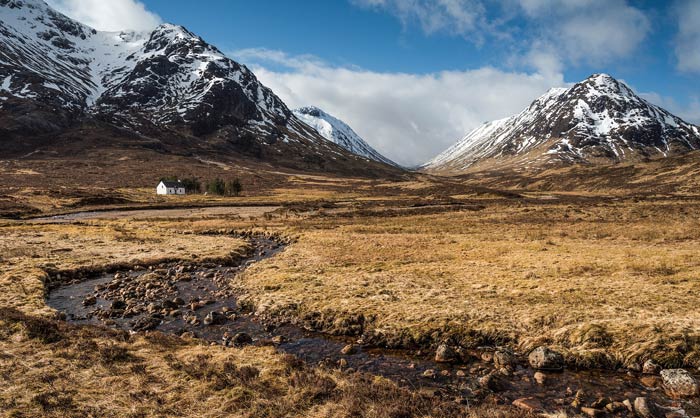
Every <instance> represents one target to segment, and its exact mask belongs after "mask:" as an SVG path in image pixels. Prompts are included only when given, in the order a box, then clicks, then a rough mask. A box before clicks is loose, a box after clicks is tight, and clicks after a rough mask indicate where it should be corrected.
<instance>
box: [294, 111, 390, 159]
mask: <svg viewBox="0 0 700 418" xmlns="http://www.w3.org/2000/svg"><path fill="white" fill-rule="evenodd" d="M294 114H295V115H296V116H297V117H298V118H299V119H301V120H302V121H303V122H304V123H306V124H307V125H309V126H311V127H312V128H314V129H315V130H316V131H317V132H318V133H319V134H321V136H322V137H324V138H326V139H327V140H329V141H331V142H334V143H336V144H338V145H340V146H341V147H343V148H345V149H346V150H348V151H350V152H352V153H353V154H357V155H359V156H362V157H366V158H369V159H371V160H375V161H379V162H382V163H385V164H391V165H394V166H395V165H396V163H394V162H393V161H391V160H390V159H388V158H386V157H385V156H383V155H382V154H380V153H379V152H377V150H375V149H374V148H372V146H370V145H369V144H368V143H367V142H365V140H364V139H362V138H361V137H360V136H359V135H358V134H357V133H355V131H353V130H352V128H351V127H350V126H348V124H346V123H345V122H343V121H342V120H340V119H338V118H336V117H334V116H332V115H329V114H328V113H326V112H324V111H323V110H321V109H319V108H317V107H315V106H306V107H302V108H299V109H296V110H294Z"/></svg>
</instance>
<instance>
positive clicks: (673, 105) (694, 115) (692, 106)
mask: <svg viewBox="0 0 700 418" xmlns="http://www.w3.org/2000/svg"><path fill="white" fill-rule="evenodd" d="M639 95H640V96H641V97H643V98H644V99H645V100H647V101H649V102H651V103H653V104H655V105H657V106H661V107H662V108H664V109H666V110H668V111H669V112H671V113H673V114H674V115H676V116H678V117H679V118H681V119H683V120H685V121H686V122H690V123H692V124H695V125H700V97H698V96H694V97H691V98H690V101H689V102H688V103H687V104H685V105H683V104H680V103H678V102H677V101H676V100H675V99H674V98H673V97H670V96H662V95H660V94H658V93H655V92H650V93H640V94H639Z"/></svg>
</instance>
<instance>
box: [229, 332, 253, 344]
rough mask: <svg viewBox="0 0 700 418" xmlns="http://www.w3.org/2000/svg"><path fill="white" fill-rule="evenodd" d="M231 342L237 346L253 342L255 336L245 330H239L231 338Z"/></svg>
mask: <svg viewBox="0 0 700 418" xmlns="http://www.w3.org/2000/svg"><path fill="white" fill-rule="evenodd" d="M231 343H232V344H233V345H235V346H236V347H241V346H244V345H248V344H252V343H253V338H252V337H251V336H250V335H248V334H246V333H245V332H239V333H237V334H236V335H234V336H233V338H231Z"/></svg>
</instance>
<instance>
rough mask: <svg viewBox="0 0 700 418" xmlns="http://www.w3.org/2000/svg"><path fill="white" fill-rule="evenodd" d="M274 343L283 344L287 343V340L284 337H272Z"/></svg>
mask: <svg viewBox="0 0 700 418" xmlns="http://www.w3.org/2000/svg"><path fill="white" fill-rule="evenodd" d="M271 341H272V343H273V344H278V345H279V344H282V343H284V342H286V341H287V338H286V337H285V336H284V335H275V336H274V337H272V340H271Z"/></svg>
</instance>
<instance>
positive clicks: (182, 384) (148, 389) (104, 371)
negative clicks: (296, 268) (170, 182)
mask: <svg viewBox="0 0 700 418" xmlns="http://www.w3.org/2000/svg"><path fill="white" fill-rule="evenodd" d="M246 210H247V209H246V208H241V211H242V212H245V211H246ZM175 213H177V214H180V212H175ZM180 215H181V214H180ZM215 217H216V219H211V218H202V217H201V216H196V215H195V217H194V219H188V218H167V217H163V218H161V219H144V220H135V219H128V220H97V219H95V220H84V221H81V222H77V223H62V224H42V223H18V222H8V223H5V224H3V225H0V229H1V230H2V234H0V253H1V254H2V258H1V259H0V263H1V264H2V276H1V278H0V353H2V354H0V376H1V378H2V382H3V385H2V387H0V411H2V414H0V415H1V416H7V417H91V416H114V417H164V416H182V417H191V416H201V417H223V416H233V417H251V418H252V417H261V416H266V417H348V416H361V417H376V418H380V417H405V416H424V417H431V416H433V417H442V416H448V417H449V416H464V415H465V414H467V413H468V414H471V416H478V415H480V414H481V412H477V411H484V412H488V413H493V414H495V415H494V416H497V415H499V416H500V415H503V414H504V413H510V412H508V410H505V412H504V410H502V409H494V410H491V409H489V408H488V407H486V408H485V409H479V410H477V409H473V410H471V411H465V409H464V408H463V407H461V406H459V405H456V404H454V403H452V402H449V401H445V400H441V399H438V398H432V397H426V396H424V395H420V394H415V393H411V392H410V391H408V390H405V389H400V388H398V387H397V386H396V385H395V384H393V383H391V382H389V381H386V380H383V379H373V378H371V377H369V376H363V375H354V374H343V373H341V372H340V371H336V370H330V369H329V370H326V369H314V368H310V367H307V366H305V365H304V364H303V363H301V362H299V361H298V360H296V359H294V358H292V357H290V356H285V355H283V354H280V353H277V352H276V351H275V350H274V349H273V348H270V347H247V348H244V349H235V348H228V349H226V348H223V347H221V346H209V345H208V344H206V343H199V342H197V341H193V340H183V339H180V338H175V337H168V336H164V335H162V334H160V333H150V334H142V335H138V336H130V335H129V334H128V333H125V332H118V331H110V330H107V329H104V328H95V327H89V326H88V327H75V326H71V325H69V324H66V323H64V322H61V321H57V320H55V319H53V318H54V312H53V311H52V309H51V308H49V307H47V306H46V304H45V302H44V292H45V287H44V280H45V278H46V271H47V270H50V271H71V270H76V269H102V268H105V267H107V266H111V265H117V264H128V265H146V264H151V263H157V262H160V261H163V260H169V259H184V260H204V259H221V258H226V257H227V256H228V255H229V254H231V252H237V251H240V250H242V249H243V248H244V247H245V246H246V245H247V244H246V242H245V241H243V240H240V239H237V238H232V237H227V236H222V235H215V236H214V235H201V234H197V232H201V231H204V230H206V231H210V230H213V229H217V228H222V227H231V226H240V227H248V228H250V227H252V226H253V225H254V224H255V223H256V222H258V223H259V222H264V218H260V219H255V220H251V219H250V218H249V217H243V216H238V215H236V214H231V213H227V214H225V215H221V214H217V215H216V216H215ZM256 218H257V217H256Z"/></svg>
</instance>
